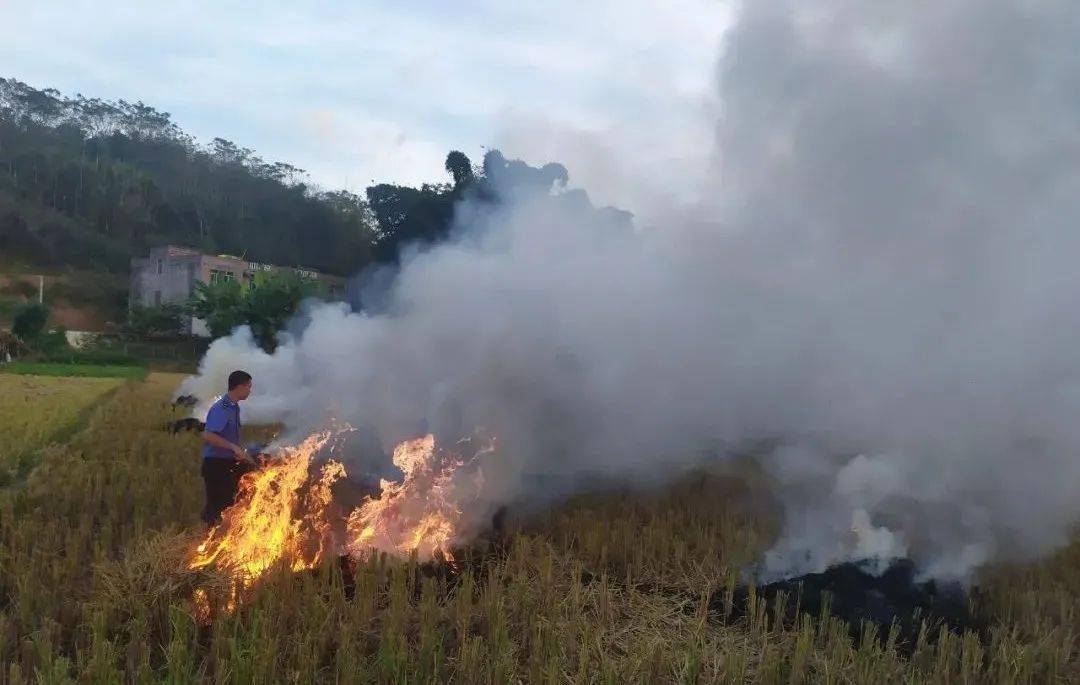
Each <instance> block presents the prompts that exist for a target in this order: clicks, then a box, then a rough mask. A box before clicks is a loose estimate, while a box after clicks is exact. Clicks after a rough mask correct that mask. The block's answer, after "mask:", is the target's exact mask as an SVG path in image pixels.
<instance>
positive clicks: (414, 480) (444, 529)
mask: <svg viewBox="0 0 1080 685" xmlns="http://www.w3.org/2000/svg"><path fill="white" fill-rule="evenodd" d="M331 438H332V436H331V435H330V434H329V433H327V434H321V435H317V436H312V437H310V438H308V439H307V440H305V441H303V442H302V443H300V444H299V445H297V446H295V447H290V448H286V449H283V450H282V451H281V454H280V456H279V457H278V458H277V459H275V461H274V462H273V463H270V464H267V465H265V466H263V467H262V468H260V469H259V470H257V471H253V472H251V473H249V474H246V475H245V476H244V477H243V478H242V479H241V482H240V492H239V494H238V496H237V500H236V503H235V504H234V505H233V506H232V507H230V508H229V509H227V510H226V511H225V513H224V514H223V517H222V521H221V523H220V524H219V525H218V526H217V527H215V528H214V529H213V530H211V531H210V532H209V533H208V534H207V537H206V539H205V540H204V541H203V542H202V543H201V544H200V545H198V546H197V547H196V548H195V549H194V550H193V552H192V555H191V560H190V567H191V568H193V569H198V568H204V567H208V566H211V565H215V566H217V567H218V568H222V569H225V570H227V571H228V572H229V573H230V574H231V576H232V578H233V579H234V583H235V586H234V588H233V589H234V591H240V590H243V589H246V588H248V587H251V586H252V585H254V584H255V583H256V582H257V581H258V580H259V579H260V578H261V577H262V576H263V575H264V574H265V573H266V572H267V571H268V570H270V569H271V568H273V567H275V566H277V565H279V564H283V565H285V566H286V567H288V568H290V569H292V570H293V571H303V570H307V569H312V568H315V567H317V566H318V565H319V564H320V563H321V562H322V561H323V560H324V559H325V558H327V557H328V556H330V555H349V556H352V557H354V558H366V557H368V556H370V555H371V554H373V553H375V552H385V553H388V554H392V555H396V556H402V557H407V556H410V555H412V554H415V555H416V556H417V558H419V559H421V560H428V559H431V558H433V557H437V556H438V557H442V558H443V559H447V560H451V561H452V560H453V556H452V554H451V547H452V546H453V545H454V544H455V543H457V542H458V541H459V540H458V536H459V534H460V527H461V519H462V505H463V503H464V502H465V501H466V500H468V499H469V498H471V497H474V496H475V495H476V494H477V492H478V491H479V488H480V487H481V486H482V484H483V479H482V477H481V475H480V471H479V469H477V470H476V471H475V473H474V474H473V476H472V477H471V478H459V477H457V476H458V474H459V472H460V470H461V468H462V467H463V466H464V465H466V464H467V463H470V462H473V461H474V460H475V459H476V458H477V457H479V456H480V455H481V454H485V453H487V452H490V451H491V450H492V449H494V446H493V443H488V444H486V445H485V446H484V447H483V448H482V449H481V450H479V451H476V452H475V453H474V454H472V455H471V457H469V458H465V457H462V456H461V454H459V451H457V450H445V449H442V448H440V447H439V446H438V445H437V444H436V441H435V437H434V436H433V435H426V436H424V437H421V438H416V439H413V440H406V441H405V442H402V443H401V444H399V445H398V446H397V447H396V448H395V449H394V453H393V461H394V464H395V465H396V466H397V467H398V468H399V469H401V471H402V472H403V473H404V474H405V475H404V478H403V479H402V480H401V481H400V482H394V481H388V480H382V481H381V494H380V495H379V496H378V497H368V498H366V499H365V500H364V501H363V502H362V503H361V504H360V506H358V507H357V508H355V509H354V510H352V511H351V512H344V511H342V509H341V507H340V506H339V505H337V504H336V503H335V501H334V497H333V486H334V484H335V483H337V482H338V481H340V480H342V479H344V478H345V477H346V472H345V467H344V466H343V465H342V464H341V463H339V462H336V461H327V462H325V463H321V464H320V463H318V461H317V460H316V459H315V455H316V454H317V453H318V452H319V451H320V450H321V449H322V448H323V447H324V446H325V445H326V444H327V443H328V442H329V441H330V440H331ZM467 442H468V441H464V442H463V443H459V445H458V447H459V448H460V447H463V446H464V447H468V445H467V444H466V443H467ZM206 599H207V598H206V595H205V593H203V594H202V595H201V596H199V597H196V598H195V603H196V607H197V610H198V611H199V613H200V614H201V613H204V612H205V611H206V610H205V605H206V603H207V602H206ZM232 606H234V602H233V601H232V600H230V602H229V606H228V608H229V609H231V608H232Z"/></svg>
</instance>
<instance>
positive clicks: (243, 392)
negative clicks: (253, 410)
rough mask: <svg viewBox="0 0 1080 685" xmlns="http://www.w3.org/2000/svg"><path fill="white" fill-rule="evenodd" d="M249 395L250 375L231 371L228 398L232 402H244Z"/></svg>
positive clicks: (244, 372) (245, 372)
mask: <svg viewBox="0 0 1080 685" xmlns="http://www.w3.org/2000/svg"><path fill="white" fill-rule="evenodd" d="M250 394H251V374H250V373H248V372H247V371H233V372H232V373H230V374H229V397H231V398H232V399H233V401H239V400H246V399H247V398H248V395H250Z"/></svg>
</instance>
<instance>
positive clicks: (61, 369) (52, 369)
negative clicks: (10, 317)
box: [0, 362, 146, 379]
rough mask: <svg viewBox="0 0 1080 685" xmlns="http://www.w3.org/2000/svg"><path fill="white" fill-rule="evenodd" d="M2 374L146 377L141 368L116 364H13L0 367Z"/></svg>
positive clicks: (61, 376) (62, 376)
mask: <svg viewBox="0 0 1080 685" xmlns="http://www.w3.org/2000/svg"><path fill="white" fill-rule="evenodd" d="M0 374H9V375H21V376H53V377H58V378H128V379H136V378H143V377H145V376H146V369H145V368H144V367H141V366H120V365H115V364H64V363H58V362H11V363H10V364H5V365H3V366H0Z"/></svg>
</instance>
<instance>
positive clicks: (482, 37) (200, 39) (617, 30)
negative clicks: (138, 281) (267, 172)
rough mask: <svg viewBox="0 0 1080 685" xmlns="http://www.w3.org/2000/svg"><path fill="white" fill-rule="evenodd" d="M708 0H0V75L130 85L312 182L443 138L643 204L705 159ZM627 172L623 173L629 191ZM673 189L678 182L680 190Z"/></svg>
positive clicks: (190, 124)
mask: <svg viewBox="0 0 1080 685" xmlns="http://www.w3.org/2000/svg"><path fill="white" fill-rule="evenodd" d="M731 14H732V10H731V6H730V4H729V3H725V2H723V1H722V0H672V1H669V2H663V3H659V2H651V1H649V0H620V1H617V2H616V1H610V2H609V1H607V0H602V1H598V2H589V3H577V2H571V1H569V0H555V1H549V2H543V3H541V2H516V3H507V2H496V1H495V0H463V1H461V2H456V3H444V2H430V1H421V2H311V3H295V2H290V3H283V2H257V3H256V2H229V3H221V2H207V1H196V2H184V3H178V2H154V3H145V2H108V1H102V0H97V1H85V0H72V1H63V2H60V1H50V0H0V64H2V65H3V68H2V69H0V71H2V72H3V73H2V74H0V75H3V76H6V77H14V78H17V79H19V80H22V81H25V82H27V83H29V84H31V85H33V86H35V87H39V88H41V87H53V88H56V89H58V90H60V91H61V92H64V93H68V94H73V93H82V94H84V95H86V96H96V97H104V98H110V99H113V98H124V99H127V100H132V101H133V100H142V101H144V102H146V103H147V104H150V105H152V106H154V107H156V108H158V109H162V110H165V111H168V112H170V113H171V114H172V115H173V116H174V119H175V120H176V121H177V123H179V124H180V125H181V126H182V127H183V128H184V129H185V130H187V131H188V132H189V133H192V134H194V135H195V136H196V138H198V139H199V140H201V141H203V142H206V141H209V140H210V139H212V138H213V137H215V136H220V137H223V138H227V139H230V140H232V141H233V142H235V143H237V144H239V145H242V146H245V147H250V148H253V149H254V150H256V151H257V152H258V153H259V154H260V155H262V156H263V157H264V158H265V159H270V160H280V161H286V162H289V163H292V164H294V165H296V166H299V167H301V168H303V169H306V170H307V171H308V172H309V173H310V176H311V179H312V180H313V181H314V182H315V183H316V184H318V185H320V186H322V187H325V188H328V189H335V188H348V189H351V190H354V191H362V189H363V188H364V187H366V186H367V185H369V184H371V183H372V182H399V183H420V182H423V181H442V180H445V179H444V178H443V176H444V172H443V169H442V165H443V160H444V159H445V156H446V153H447V152H448V151H449V150H451V149H461V150H462V151H464V152H465V153H466V154H468V155H470V157H471V158H472V159H473V160H474V161H477V162H478V161H479V159H480V157H481V156H482V155H483V151H484V149H486V148H487V147H499V148H500V149H501V150H502V151H503V152H504V153H505V154H507V156H510V157H521V158H524V159H526V160H527V161H529V162H531V163H544V162H548V161H560V162H563V163H564V164H566V165H567V167H568V168H569V170H570V174H571V185H575V186H579V187H585V188H586V189H587V190H589V191H590V193H591V194H592V195H593V197H594V199H597V200H598V201H600V202H603V203H612V204H617V205H619V206H623V207H626V208H629V209H631V210H634V209H638V210H642V209H644V208H645V207H646V206H648V205H653V204H657V201H658V200H661V199H674V200H680V199H681V200H687V199H690V198H689V197H687V196H686V193H687V190H686V189H685V188H680V187H678V186H676V185H674V184H673V185H671V186H670V187H668V186H667V185H666V184H665V183H664V182H663V181H662V180H659V181H657V182H656V183H650V184H648V186H649V187H650V191H649V193H650V194H655V195H657V196H661V197H649V198H642V197H640V193H641V190H640V188H641V186H642V184H641V183H639V181H641V180H643V178H642V177H643V176H647V175H649V174H653V173H655V170H656V169H657V168H658V165H659V166H662V165H664V164H670V163H678V164H679V165H680V166H682V167H684V168H685V167H686V166H687V165H695V164H696V165H701V164H707V163H708V157H709V150H708V149H707V148H708V146H707V145H703V138H707V136H708V132H709V130H710V127H711V126H712V120H713V112H714V110H715V91H716V89H715V86H714V81H715V72H716V64H717V54H718V49H719V46H720V42H721V37H722V34H723V32H724V29H725V27H727V26H728V25H729V24H730V21H731ZM631 189H636V190H634V191H633V192H631ZM680 195H681V197H680Z"/></svg>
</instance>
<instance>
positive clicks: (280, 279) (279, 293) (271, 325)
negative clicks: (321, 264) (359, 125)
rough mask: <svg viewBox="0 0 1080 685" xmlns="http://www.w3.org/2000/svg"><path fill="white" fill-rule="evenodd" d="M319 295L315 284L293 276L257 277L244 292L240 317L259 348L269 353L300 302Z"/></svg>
mask: <svg viewBox="0 0 1080 685" xmlns="http://www.w3.org/2000/svg"><path fill="white" fill-rule="evenodd" d="M322 294H323V293H322V292H321V289H320V286H319V284H318V282H316V281H312V280H310V279H307V278H303V277H301V276H299V275H296V274H289V273H277V274H259V275H258V276H257V277H256V278H255V281H254V282H253V283H252V284H251V286H250V287H248V289H247V292H246V293H245V296H244V299H243V303H242V305H241V318H242V319H243V322H244V323H246V324H247V325H248V326H250V327H251V333H252V335H253V336H254V337H255V341H256V342H257V343H258V344H259V347H261V348H263V349H264V350H266V351H267V352H273V351H274V348H276V347H277V334H278V331H281V330H283V329H284V328H285V326H286V325H287V324H288V323H289V320H290V319H292V318H293V316H294V315H295V314H296V312H297V311H298V310H299V309H300V303H301V302H303V301H304V300H306V299H308V298H311V297H316V296H319V295H322Z"/></svg>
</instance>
